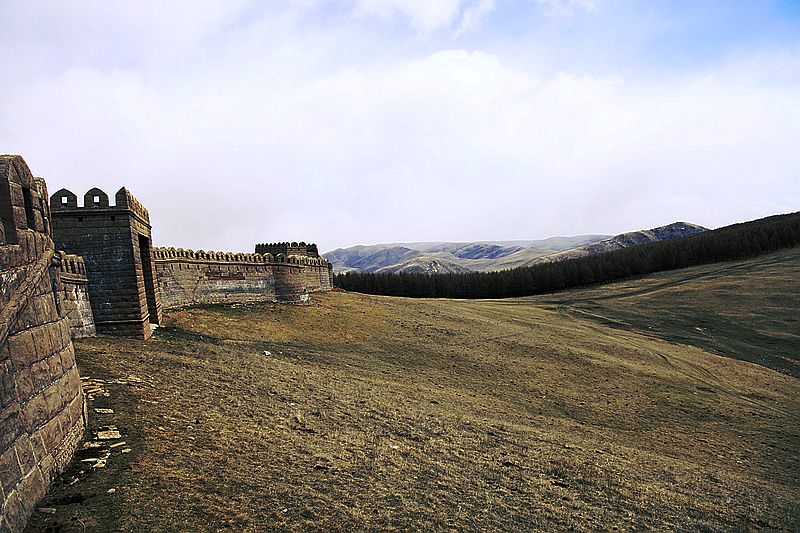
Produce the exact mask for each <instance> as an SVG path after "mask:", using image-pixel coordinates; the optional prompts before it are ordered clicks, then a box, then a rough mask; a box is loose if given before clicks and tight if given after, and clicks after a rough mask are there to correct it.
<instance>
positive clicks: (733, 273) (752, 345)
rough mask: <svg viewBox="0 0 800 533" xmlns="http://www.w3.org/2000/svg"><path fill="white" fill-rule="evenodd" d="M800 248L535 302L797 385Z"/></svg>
mask: <svg viewBox="0 0 800 533" xmlns="http://www.w3.org/2000/svg"><path fill="white" fill-rule="evenodd" d="M798 280H800V247H795V248H790V249H788V250H783V251H780V252H775V253H772V254H768V255H764V256H761V257H757V258H754V259H750V260H747V261H737V262H731V263H718V264H713V265H704V266H700V267H695V268H689V269H685V270H677V271H674V272H671V273H665V274H664V275H661V276H653V277H648V278H642V279H635V280H630V281H623V282H619V283H613V284H607V285H600V286H597V287H590V288H587V289H578V290H572V291H566V292H563V293H558V294H555V295H547V296H541V297H537V298H535V299H533V301H535V302H537V303H540V304H551V305H552V304H555V305H558V306H560V309H561V310H562V312H565V313H569V314H571V315H573V316H580V317H582V318H590V319H594V320H597V321H600V322H602V323H604V324H607V325H609V326H612V327H615V328H624V329H628V330H636V331H639V332H644V333H647V334H651V335H657V336H659V337H661V338H664V339H667V340H670V341H673V342H680V343H685V344H691V345H694V346H699V347H702V348H704V349H706V350H709V351H711V352H713V353H719V354H722V355H727V356H730V357H735V358H737V359H742V360H745V361H750V362H753V363H756V364H760V365H764V366H766V367H769V368H772V369H774V370H778V371H779V372H783V373H786V374H790V375H792V376H794V377H795V378H800V283H798Z"/></svg>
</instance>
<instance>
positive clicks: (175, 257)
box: [153, 248, 333, 308]
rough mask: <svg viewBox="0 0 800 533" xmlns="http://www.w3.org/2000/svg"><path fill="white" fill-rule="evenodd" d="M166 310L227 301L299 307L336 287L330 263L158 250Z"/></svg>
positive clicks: (271, 257)
mask: <svg viewBox="0 0 800 533" xmlns="http://www.w3.org/2000/svg"><path fill="white" fill-rule="evenodd" d="M153 256H154V258H155V264H156V273H157V277H158V289H159V292H160V294H161V301H162V305H163V306H164V307H165V308H172V307H181V306H185V305H194V304H215V303H227V302H297V301H302V300H304V299H307V297H308V294H309V293H312V292H319V291H329V290H331V288H332V287H333V282H332V267H331V264H330V263H328V261H326V260H325V259H322V258H315V257H299V256H288V257H287V256H285V255H282V254H279V255H272V254H264V255H262V254H246V253H233V252H213V251H211V252H205V251H203V250H199V251H193V250H184V249H181V248H177V249H176V248H156V249H155V250H153Z"/></svg>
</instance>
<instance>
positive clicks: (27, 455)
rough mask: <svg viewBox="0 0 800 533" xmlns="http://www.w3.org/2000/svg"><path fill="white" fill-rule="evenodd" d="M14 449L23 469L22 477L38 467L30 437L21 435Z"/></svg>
mask: <svg viewBox="0 0 800 533" xmlns="http://www.w3.org/2000/svg"><path fill="white" fill-rule="evenodd" d="M14 448H15V449H16V450H17V458H18V459H19V466H20V468H21V469H22V475H25V474H27V473H28V472H30V471H31V470H32V469H33V468H34V467H35V466H36V457H35V456H34V455H33V447H32V446H31V439H30V438H29V437H28V435H20V437H19V438H18V439H17V442H15V443H14Z"/></svg>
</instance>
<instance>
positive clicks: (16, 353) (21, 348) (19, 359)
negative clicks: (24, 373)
mask: <svg viewBox="0 0 800 533" xmlns="http://www.w3.org/2000/svg"><path fill="white" fill-rule="evenodd" d="M8 349H9V352H10V354H11V361H12V362H13V363H14V367H15V368H24V367H27V366H30V364H31V361H32V360H33V359H34V358H35V356H36V347H35V346H34V344H33V335H31V332H30V331H22V332H20V333H17V334H16V335H13V336H11V337H9V338H8Z"/></svg>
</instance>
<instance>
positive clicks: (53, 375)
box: [46, 352, 64, 381]
mask: <svg viewBox="0 0 800 533" xmlns="http://www.w3.org/2000/svg"><path fill="white" fill-rule="evenodd" d="M46 361H47V367H48V368H49V369H50V381H56V380H58V379H60V378H61V376H63V375H64V368H63V366H62V364H61V353H60V352H56V353H54V354H53V355H51V356H50V357H48V358H47V360H46Z"/></svg>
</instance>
